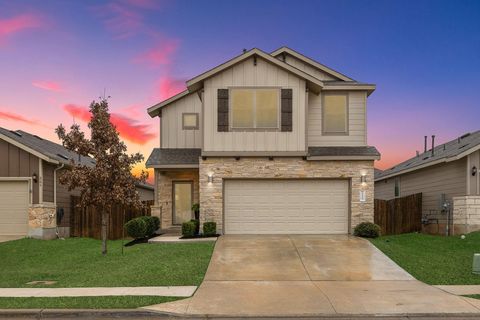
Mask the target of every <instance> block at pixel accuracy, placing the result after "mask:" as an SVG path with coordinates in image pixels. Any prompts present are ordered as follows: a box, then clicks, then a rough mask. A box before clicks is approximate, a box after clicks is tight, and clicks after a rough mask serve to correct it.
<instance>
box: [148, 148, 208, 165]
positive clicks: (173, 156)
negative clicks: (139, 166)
mask: <svg viewBox="0 0 480 320" xmlns="http://www.w3.org/2000/svg"><path fill="white" fill-rule="evenodd" d="M201 153H202V150H201V149H193V148H192V149H163V148H155V149H153V151H152V153H151V154H150V156H149V157H148V159H147V163H146V166H147V168H198V163H199V158H200V155H201Z"/></svg>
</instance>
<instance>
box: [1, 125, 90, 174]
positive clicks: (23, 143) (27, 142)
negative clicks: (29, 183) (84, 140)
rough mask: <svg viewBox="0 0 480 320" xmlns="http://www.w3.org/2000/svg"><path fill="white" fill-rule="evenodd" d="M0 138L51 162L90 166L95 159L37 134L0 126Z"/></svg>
mask: <svg viewBox="0 0 480 320" xmlns="http://www.w3.org/2000/svg"><path fill="white" fill-rule="evenodd" d="M0 139H2V140H5V141H7V142H9V143H11V144H13V145H16V146H18V147H20V148H21V149H23V150H25V151H27V152H29V153H32V154H34V155H35V156H37V157H39V158H41V159H43V160H45V161H47V162H51V163H56V164H58V163H63V164H67V165H69V164H71V160H73V161H74V162H75V164H81V165H86V166H92V165H94V164H95V160H94V159H92V158H90V157H85V156H80V155H79V154H78V153H76V152H73V151H70V150H68V149H67V148H65V147H64V146H62V145H61V144H58V143H54V142H52V141H49V140H46V139H43V138H41V137H39V136H37V135H34V134H31V133H28V132H25V131H22V130H17V131H13V130H8V129H5V128H2V127H0Z"/></svg>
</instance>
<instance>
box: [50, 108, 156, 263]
mask: <svg viewBox="0 0 480 320" xmlns="http://www.w3.org/2000/svg"><path fill="white" fill-rule="evenodd" d="M90 113H91V114H92V117H91V119H90V122H89V123H88V127H89V128H90V133H91V134H90V139H88V138H86V137H85V133H84V132H82V131H81V130H80V126H79V125H78V124H73V125H72V126H71V127H70V132H66V130H65V128H64V127H63V125H61V124H60V125H59V126H58V127H57V128H56V129H55V132H56V133H57V135H58V137H59V138H60V140H62V143H63V145H64V146H65V148H67V149H68V150H71V151H74V152H77V153H78V154H80V155H82V156H90V157H92V158H93V159H95V165H94V166H87V165H84V164H79V163H74V159H72V160H71V162H72V169H71V170H65V171H64V172H63V173H62V174H61V175H60V177H59V179H60V182H61V183H62V184H65V185H67V186H68V189H69V190H73V189H78V190H80V205H81V206H85V207H86V206H93V207H94V208H95V209H96V212H100V213H101V215H102V219H101V221H102V222H101V224H102V225H101V228H102V254H104V255H105V254H106V253H107V232H108V229H107V224H108V220H109V216H110V210H111V207H112V205H113V204H121V205H131V206H133V207H140V206H142V203H141V201H140V198H139V195H138V192H137V190H136V188H135V184H136V183H138V182H145V180H146V178H147V176H148V175H147V172H145V171H143V170H142V172H141V174H140V176H139V177H135V176H134V175H133V174H132V173H131V170H132V168H133V166H134V165H135V164H136V163H138V162H140V161H142V160H143V156H142V155H141V154H140V153H136V154H131V155H129V154H127V152H126V151H127V147H126V145H125V143H123V141H121V140H120V138H119V135H118V131H117V130H116V128H115V126H114V125H113V124H112V123H111V122H110V114H109V112H108V102H107V100H106V99H103V100H101V101H99V102H95V101H94V102H92V104H91V105H90Z"/></svg>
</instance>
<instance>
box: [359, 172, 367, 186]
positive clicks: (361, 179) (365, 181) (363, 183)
mask: <svg viewBox="0 0 480 320" xmlns="http://www.w3.org/2000/svg"><path fill="white" fill-rule="evenodd" d="M360 182H361V183H362V186H366V185H367V176H366V175H365V174H362V176H361V177H360Z"/></svg>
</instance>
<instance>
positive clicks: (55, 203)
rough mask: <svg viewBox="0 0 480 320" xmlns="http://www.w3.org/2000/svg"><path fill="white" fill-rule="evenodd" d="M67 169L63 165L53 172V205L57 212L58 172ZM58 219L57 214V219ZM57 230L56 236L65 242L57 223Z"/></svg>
mask: <svg viewBox="0 0 480 320" xmlns="http://www.w3.org/2000/svg"><path fill="white" fill-rule="evenodd" d="M64 167H65V164H64V163H62V164H61V165H60V166H58V167H56V168H55V170H53V204H54V205H55V211H56V210H57V171H58V170H60V169H63V168H64ZM56 218H57V214H56V212H55V219H56ZM55 228H56V231H55V233H56V235H57V238H58V239H62V240H65V239H64V238H60V234H59V232H58V224H57V223H55Z"/></svg>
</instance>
